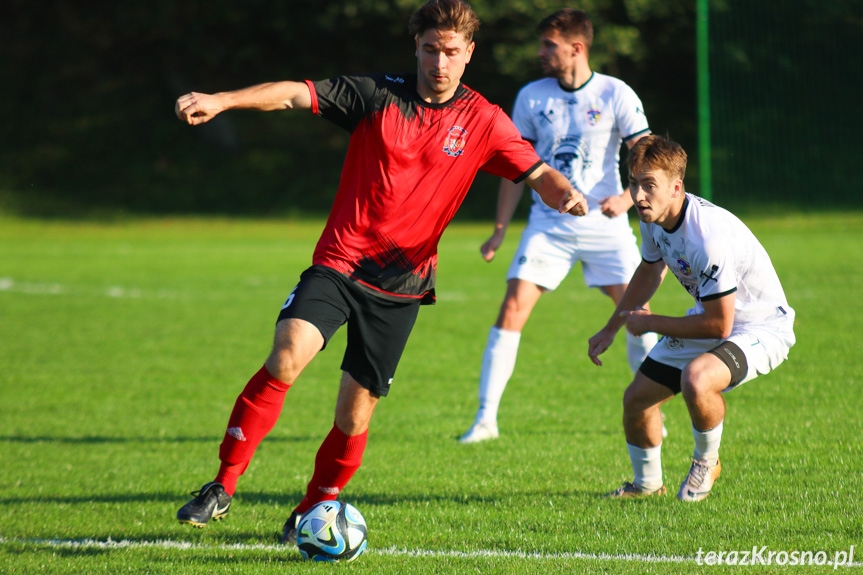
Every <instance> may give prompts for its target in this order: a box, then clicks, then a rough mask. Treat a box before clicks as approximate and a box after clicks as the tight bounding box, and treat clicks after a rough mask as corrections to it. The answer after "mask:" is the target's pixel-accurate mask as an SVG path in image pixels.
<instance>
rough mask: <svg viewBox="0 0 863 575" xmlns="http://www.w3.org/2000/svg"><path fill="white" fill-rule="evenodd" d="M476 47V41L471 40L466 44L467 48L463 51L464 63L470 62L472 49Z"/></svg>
mask: <svg viewBox="0 0 863 575" xmlns="http://www.w3.org/2000/svg"><path fill="white" fill-rule="evenodd" d="M474 48H476V42H471V43H470V44H468V45H467V50H466V51H465V57H464V63H465V64H470V57H471V56H473V49H474Z"/></svg>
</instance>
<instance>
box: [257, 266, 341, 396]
mask: <svg viewBox="0 0 863 575" xmlns="http://www.w3.org/2000/svg"><path fill="white" fill-rule="evenodd" d="M349 287H350V286H348V285H347V284H346V280H345V279H343V278H342V277H341V276H339V275H338V274H336V272H331V271H329V270H326V269H321V268H320V266H313V267H312V268H309V269H307V270H306V271H305V272H303V274H302V276H301V277H300V282H299V283H298V284H297V286H296V287H295V288H294V290H293V291H292V292H291V294H290V295H289V296H288V298H287V300H286V301H285V304H284V305H283V306H282V309H281V310H280V312H279V316H278V319H277V323H276V333H275V337H274V340H273V351H272V352H271V354H270V357H269V359H268V360H267V369H270V371H271V373H273V375H275V376H276V377H279V378H280V379H282V377H280V376H279V374H281V376H283V377H285V379H283V381H290V380H291V379H292V378H296V376H297V375H299V373H300V372H301V371H302V370H303V369H304V368H305V366H306V365H308V363H309V362H310V361H311V360H312V358H314V356H315V355H316V354H317V353H318V352H319V351H320V350H322V349H324V348H325V347H326V345H327V342H328V341H329V340H330V338H331V337H332V336H333V334H334V333H335V332H336V330H338V329H339V327H341V326H342V325H344V323H345V322H346V321H347V318H348V315H349V313H350V304H349ZM273 369H275V370H276V371H278V372H279V374H276V373H275V372H273Z"/></svg>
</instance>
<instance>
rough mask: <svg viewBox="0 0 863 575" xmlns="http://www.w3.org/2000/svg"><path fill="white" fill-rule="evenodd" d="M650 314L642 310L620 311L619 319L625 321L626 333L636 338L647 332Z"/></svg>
mask: <svg viewBox="0 0 863 575" xmlns="http://www.w3.org/2000/svg"><path fill="white" fill-rule="evenodd" d="M651 315H652V314H651V313H650V312H649V311H647V310H646V309H644V308H638V309H636V310H635V311H622V312H620V317H622V318H625V319H626V331H628V332H629V333H631V334H632V335H634V336H636V337H638V336H641V335H643V334H645V333H647V332H649V331H651V329H650V326H649V321H650V316H651Z"/></svg>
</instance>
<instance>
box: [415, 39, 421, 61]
mask: <svg viewBox="0 0 863 575" xmlns="http://www.w3.org/2000/svg"><path fill="white" fill-rule="evenodd" d="M414 46H415V47H416V49H415V50H414V56H416V57H417V58H419V57H420V38H419V36H414Z"/></svg>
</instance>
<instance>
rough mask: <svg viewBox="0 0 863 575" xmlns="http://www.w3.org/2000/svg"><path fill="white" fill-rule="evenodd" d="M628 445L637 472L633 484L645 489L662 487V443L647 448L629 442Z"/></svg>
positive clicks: (653, 489) (630, 458)
mask: <svg viewBox="0 0 863 575" xmlns="http://www.w3.org/2000/svg"><path fill="white" fill-rule="evenodd" d="M626 447H627V448H628V449H629V460H630V461H631V462H632V471H633V473H634V474H635V479H634V480H633V481H632V483H633V485H635V486H636V487H638V488H639V489H642V490H644V491H656V490H657V489H659V488H660V487H662V444H661V443H660V444H659V445H657V446H656V447H648V448H646V449H645V448H642V447H636V446H634V445H630V444H629V443H628V442H627V444H626Z"/></svg>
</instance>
